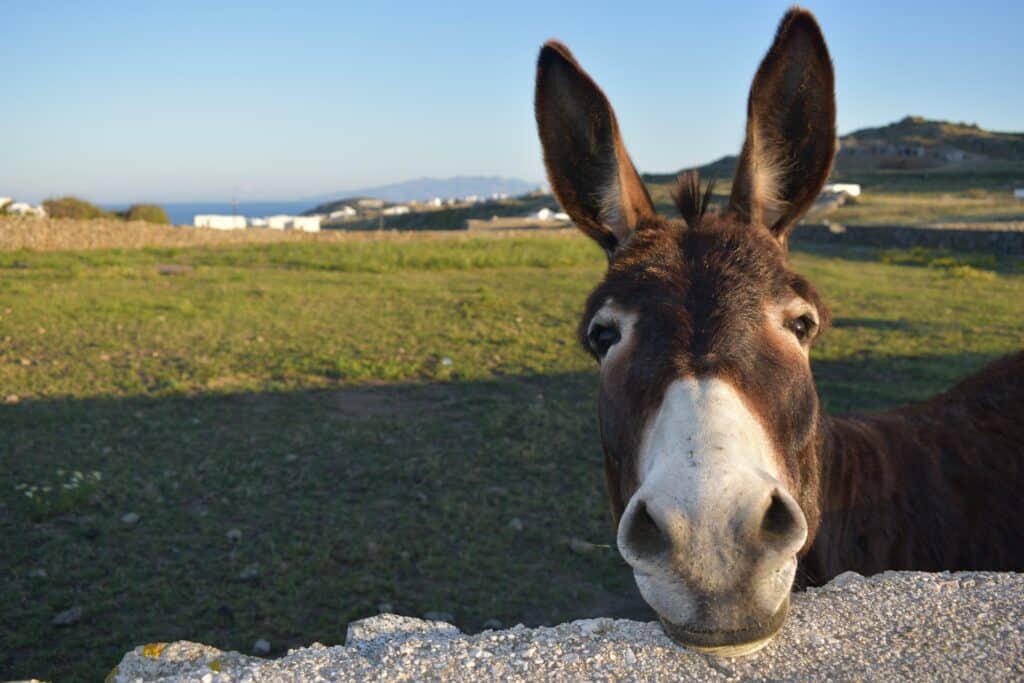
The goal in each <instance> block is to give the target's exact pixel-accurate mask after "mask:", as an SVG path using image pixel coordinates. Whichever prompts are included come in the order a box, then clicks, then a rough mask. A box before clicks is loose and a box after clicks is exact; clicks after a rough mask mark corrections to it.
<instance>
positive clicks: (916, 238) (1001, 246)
mask: <svg viewBox="0 0 1024 683" xmlns="http://www.w3.org/2000/svg"><path fill="white" fill-rule="evenodd" d="M793 240H794V241H807V242H825V243H830V244H848V245H855V246H864V247H889V248H901V247H931V248H942V249H951V250H954V251H990V252H997V253H1003V254H1024V229H1021V228H1018V227H1017V224H1012V225H1007V226H1005V227H1004V228H1001V229H996V228H978V227H945V226H942V227H939V226H922V227H909V226H895V225H836V224H830V225H826V224H801V225H800V226H798V227H797V228H796V231H795V232H794V233H793Z"/></svg>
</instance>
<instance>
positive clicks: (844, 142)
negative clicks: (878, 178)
mask: <svg viewBox="0 0 1024 683" xmlns="http://www.w3.org/2000/svg"><path fill="white" fill-rule="evenodd" d="M839 144H840V147H839V154H838V155H837V157H836V164H835V171H834V174H835V176H836V177H837V178H851V179H856V178H857V177H858V176H863V175H864V174H876V173H891V172H912V173H926V174H930V173H943V174H949V173H952V174H957V173H964V174H971V175H974V174H983V175H985V176H986V178H985V182H992V181H996V182H999V181H1003V182H1009V181H1011V180H1015V181H1018V182H1019V179H1024V133H1004V132H996V131H989V130H985V129H984V128H981V127H980V126H978V125H977V124H973V123H952V122H949V121H938V120H932V119H926V118H924V117H921V116H906V117H904V118H902V119H900V120H899V121H896V122H894V123H890V124H888V125H885V126H879V127H877V128H861V129H859V130H855V131H853V132H852V133H849V134H847V135H843V136H840V138H839ZM698 168H699V170H700V172H701V174H702V175H703V176H705V177H714V178H722V179H728V178H731V177H732V174H733V172H734V171H735V169H736V156H735V155H728V156H724V157H721V158H720V159H717V160H715V161H713V162H711V163H708V164H705V165H703V166H700V167H698ZM675 177H676V174H675V173H667V174H646V175H644V180H646V181H647V182H649V183H653V184H661V183H667V182H671V181H673V180H674V178H675ZM1000 184H1003V183H1000Z"/></svg>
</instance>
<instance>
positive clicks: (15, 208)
mask: <svg viewBox="0 0 1024 683" xmlns="http://www.w3.org/2000/svg"><path fill="white" fill-rule="evenodd" d="M7 213H13V214H15V215H18V216H36V217H38V218H46V209H44V208H43V207H41V206H32V205H31V204H29V203H27V202H14V203H13V204H8V205H7Z"/></svg>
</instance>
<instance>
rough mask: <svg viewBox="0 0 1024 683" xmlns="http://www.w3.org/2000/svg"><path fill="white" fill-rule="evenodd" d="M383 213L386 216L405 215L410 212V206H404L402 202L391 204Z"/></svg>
mask: <svg viewBox="0 0 1024 683" xmlns="http://www.w3.org/2000/svg"><path fill="white" fill-rule="evenodd" d="M381 213H382V214H384V215H385V216H404V215H405V214H407V213H409V207H408V206H402V205H401V204H399V205H398V206H389V207H388V208H386V209H384V210H383V211H381Z"/></svg>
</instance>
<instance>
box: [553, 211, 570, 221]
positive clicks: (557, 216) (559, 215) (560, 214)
mask: <svg viewBox="0 0 1024 683" xmlns="http://www.w3.org/2000/svg"><path fill="white" fill-rule="evenodd" d="M551 217H552V218H553V219H554V220H556V221H567V220H569V214H567V213H566V212H565V211H556V212H555V213H553V214H551Z"/></svg>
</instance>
